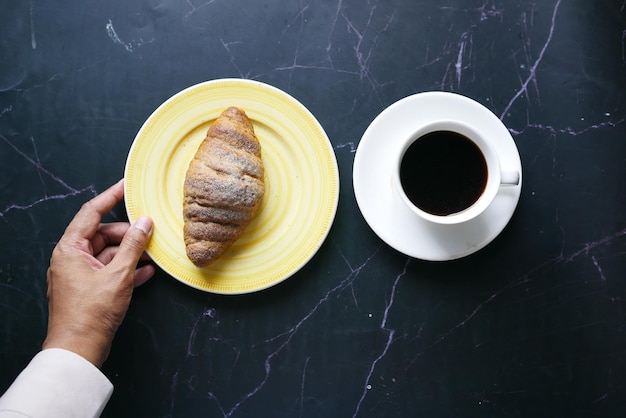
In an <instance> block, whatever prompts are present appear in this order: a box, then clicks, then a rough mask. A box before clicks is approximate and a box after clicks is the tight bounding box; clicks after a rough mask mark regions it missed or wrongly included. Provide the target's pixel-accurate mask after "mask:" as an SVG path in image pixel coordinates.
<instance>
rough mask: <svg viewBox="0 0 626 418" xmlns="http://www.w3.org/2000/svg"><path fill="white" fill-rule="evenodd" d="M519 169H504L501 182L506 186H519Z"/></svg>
mask: <svg viewBox="0 0 626 418" xmlns="http://www.w3.org/2000/svg"><path fill="white" fill-rule="evenodd" d="M519 178H520V175H519V171H503V172H502V173H501V174H500V184H502V185H506V186H517V185H518V184H519Z"/></svg>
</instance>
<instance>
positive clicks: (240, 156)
mask: <svg viewBox="0 0 626 418" xmlns="http://www.w3.org/2000/svg"><path fill="white" fill-rule="evenodd" d="M263 176H264V168H263V161H262V160H261V144H260V143H259V141H258V139H257V137H256V135H255V134H254V127H253V126H252V123H251V122H250V120H249V119H248V117H247V116H246V113H245V112H244V111H243V110H241V109H239V108H236V107H229V108H228V109H226V110H225V111H224V112H222V114H221V115H220V116H219V117H218V118H217V119H216V120H215V122H214V123H213V124H212V125H211V127H210V128H209V130H208V132H207V135H206V138H205V139H204V140H203V141H202V143H201V144H200V146H199V147H198V150H197V151H196V154H195V155H194V158H193V160H192V161H191V162H190V164H189V168H188V169H187V173H186V175H185V185H184V200H183V219H184V231H183V232H184V239H185V247H186V251H187V257H189V259H190V260H191V261H192V262H193V263H194V264H195V265H196V266H198V267H204V266H207V265H209V264H210V263H212V262H213V261H215V260H216V259H217V258H218V257H219V256H221V255H222V253H223V252H224V251H225V250H226V249H227V248H228V247H230V246H231V245H232V244H233V243H234V242H235V241H236V240H237V239H238V238H239V237H240V236H241V234H242V233H243V231H244V229H245V228H246V227H247V226H248V224H249V223H250V221H252V219H253V218H254V216H255V215H256V213H257V211H258V209H259V206H260V205H261V202H262V200H263V194H264V193H265V184H264V179H263Z"/></svg>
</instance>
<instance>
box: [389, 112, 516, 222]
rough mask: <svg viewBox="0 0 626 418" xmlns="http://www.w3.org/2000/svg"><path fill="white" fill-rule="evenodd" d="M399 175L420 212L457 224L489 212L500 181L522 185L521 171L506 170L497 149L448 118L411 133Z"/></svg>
mask: <svg viewBox="0 0 626 418" xmlns="http://www.w3.org/2000/svg"><path fill="white" fill-rule="evenodd" d="M394 180H395V184H396V189H397V191H398V193H399V195H400V197H401V198H402V200H403V201H404V202H405V204H406V205H407V206H408V207H409V208H410V209H411V210H413V212H415V213H416V214H417V215H419V216H420V217H422V218H423V219H425V220H427V221H430V222H435V223H439V224H458V223H461V222H466V221H469V220H471V219H474V218H476V217H477V216H478V215H480V214H481V213H482V212H483V211H485V209H487V208H488V207H489V205H490V204H491V202H492V201H493V199H494V198H495V196H496V194H497V193H498V190H499V188H500V186H501V185H506V184H510V185H515V184H519V173H518V172H516V171H515V172H502V171H501V168H500V160H499V158H498V154H497V152H496V151H495V149H494V148H493V147H492V146H491V145H490V144H489V142H488V140H487V139H486V138H484V136H483V135H481V134H480V133H479V132H477V131H476V130H474V129H473V128H472V127H471V126H469V125H467V124H465V123H461V122H459V121H452V120H444V121H437V122H433V123H430V124H428V125H426V126H423V127H421V128H420V129H418V130H417V132H415V133H414V134H413V135H412V136H411V137H409V138H407V141H406V142H405V144H404V146H403V147H402V149H401V152H400V154H399V156H398V159H397V164H396V169H395V173H394Z"/></svg>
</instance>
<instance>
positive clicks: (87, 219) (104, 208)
mask: <svg viewBox="0 0 626 418" xmlns="http://www.w3.org/2000/svg"><path fill="white" fill-rule="evenodd" d="M123 197H124V180H120V181H118V182H117V183H116V184H114V185H113V186H111V187H109V188H108V189H107V190H105V191H104V192H102V193H101V194H99V195H98V196H96V197H94V198H93V199H91V200H90V201H88V202H86V203H85V204H83V206H82V207H81V208H80V210H79V211H78V213H77V214H76V216H74V219H72V222H70V224H69V225H68V226H67V228H66V230H65V234H64V235H66V236H69V237H73V238H87V239H89V238H91V237H92V236H93V235H94V234H95V233H96V231H97V230H98V226H99V225H100V221H101V220H102V217H103V216H104V215H106V214H107V212H109V211H110V210H111V209H113V207H114V206H115V205H116V204H117V203H118V202H120V201H121V200H122V198H123Z"/></svg>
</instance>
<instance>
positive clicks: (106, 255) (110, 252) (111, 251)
mask: <svg viewBox="0 0 626 418" xmlns="http://www.w3.org/2000/svg"><path fill="white" fill-rule="evenodd" d="M117 250H118V247H106V248H105V249H104V250H102V251H100V253H98V254H96V256H95V257H96V259H97V260H98V261H99V262H101V263H102V264H103V265H105V266H106V265H107V264H109V263H110V262H111V260H113V259H114V258H115V254H117Z"/></svg>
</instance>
